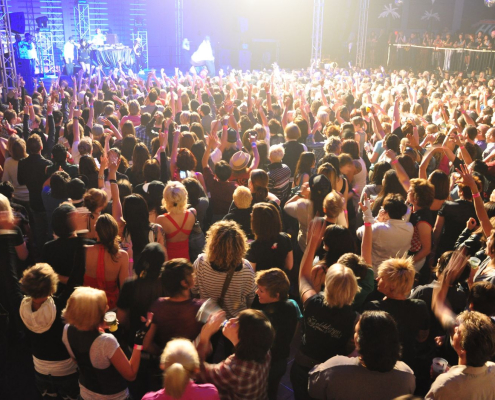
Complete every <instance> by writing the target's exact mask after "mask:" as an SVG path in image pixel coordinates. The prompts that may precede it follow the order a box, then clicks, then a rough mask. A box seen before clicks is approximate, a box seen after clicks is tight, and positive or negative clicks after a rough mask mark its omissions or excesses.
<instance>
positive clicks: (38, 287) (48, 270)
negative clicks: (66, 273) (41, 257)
mask: <svg viewBox="0 0 495 400" xmlns="http://www.w3.org/2000/svg"><path fill="white" fill-rule="evenodd" d="M57 285H58V275H57V273H56V272H55V271H54V270H53V268H52V267H50V265H48V264H45V263H38V264H35V265H33V266H32V267H31V268H29V269H27V270H25V271H24V273H23V274H22V279H21V289H22V291H23V292H24V293H25V294H26V295H28V296H30V297H32V298H33V299H42V298H44V297H48V296H51V295H52V294H54V293H55V292H56V291H57Z"/></svg>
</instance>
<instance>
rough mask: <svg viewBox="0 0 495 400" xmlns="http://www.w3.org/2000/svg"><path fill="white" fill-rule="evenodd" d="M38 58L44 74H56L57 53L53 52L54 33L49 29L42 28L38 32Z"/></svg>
mask: <svg viewBox="0 0 495 400" xmlns="http://www.w3.org/2000/svg"><path fill="white" fill-rule="evenodd" d="M36 39H37V42H38V43H37V45H38V60H39V63H40V72H41V73H42V74H55V73H56V72H57V71H56V67H55V55H54V52H53V34H52V33H51V32H50V31H49V30H41V31H40V32H38V33H37V34H36Z"/></svg>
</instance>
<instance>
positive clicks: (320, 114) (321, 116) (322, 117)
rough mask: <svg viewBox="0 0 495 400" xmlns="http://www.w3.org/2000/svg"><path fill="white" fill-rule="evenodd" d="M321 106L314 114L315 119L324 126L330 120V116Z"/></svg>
mask: <svg viewBox="0 0 495 400" xmlns="http://www.w3.org/2000/svg"><path fill="white" fill-rule="evenodd" d="M322 108H323V107H321V108H320V109H319V110H318V113H317V114H316V119H318V120H319V121H320V122H321V125H322V126H325V125H326V124H327V123H328V122H329V121H330V116H329V115H328V113H327V111H326V109H325V108H323V109H322Z"/></svg>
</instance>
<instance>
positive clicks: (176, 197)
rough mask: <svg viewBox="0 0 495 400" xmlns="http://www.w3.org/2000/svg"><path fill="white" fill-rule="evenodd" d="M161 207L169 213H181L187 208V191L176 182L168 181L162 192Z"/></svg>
mask: <svg viewBox="0 0 495 400" xmlns="http://www.w3.org/2000/svg"><path fill="white" fill-rule="evenodd" d="M162 204H163V206H164V207H165V208H166V209H167V211H168V212H169V213H178V214H179V213H182V212H184V211H185V210H186V208H187V190H186V188H185V186H184V185H183V184H182V183H180V182H177V181H170V182H168V183H167V186H165V189H164V190H163V203H162Z"/></svg>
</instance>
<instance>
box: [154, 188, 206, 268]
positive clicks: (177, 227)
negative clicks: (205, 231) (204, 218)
mask: <svg viewBox="0 0 495 400" xmlns="http://www.w3.org/2000/svg"><path fill="white" fill-rule="evenodd" d="M187 202H188V196H187V189H186V188H185V186H184V185H183V184H182V183H180V182H176V181H170V182H168V183H167V186H165V189H164V190H163V205H164V206H165V208H166V209H167V211H168V212H167V213H165V214H163V215H160V216H159V217H158V218H157V219H156V223H157V224H160V225H161V226H162V228H163V230H164V231H165V238H166V247H167V255H168V259H169V260H171V259H173V258H186V259H187V260H189V259H190V257H189V235H190V234H191V231H192V228H193V226H194V223H195V221H196V210H195V209H194V208H190V209H189V210H188V209H187Z"/></svg>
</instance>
